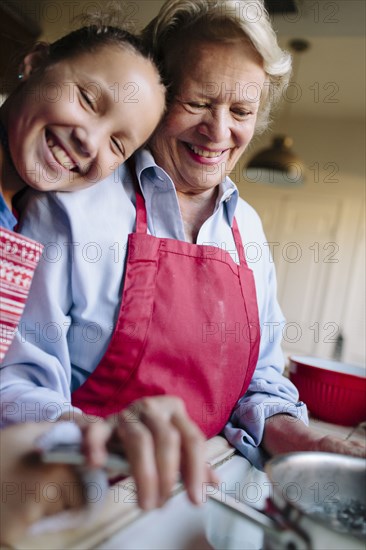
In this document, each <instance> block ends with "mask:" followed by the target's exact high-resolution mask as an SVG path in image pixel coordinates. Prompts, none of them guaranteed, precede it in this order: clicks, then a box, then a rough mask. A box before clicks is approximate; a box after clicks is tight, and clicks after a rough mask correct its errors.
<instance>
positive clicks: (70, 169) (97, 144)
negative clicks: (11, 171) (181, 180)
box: [7, 45, 165, 191]
mask: <svg viewBox="0 0 366 550" xmlns="http://www.w3.org/2000/svg"><path fill="white" fill-rule="evenodd" d="M24 65H25V75H24V76H25V78H24V83H23V84H22V85H21V86H20V88H19V90H18V92H17V93H16V94H15V96H14V99H13V100H12V101H11V102H10V104H9V109H8V117H7V127H8V139H9V147H10V151H11V156H12V161H13V163H14V166H15V168H16V170H17V172H18V173H19V175H20V176H21V178H22V179H23V180H24V182H25V183H27V184H28V185H30V186H31V187H34V188H36V189H39V190H43V191H51V190H61V191H69V190H75V189H78V188H84V187H87V186H90V185H93V184H94V183H96V182H97V181H99V180H100V179H104V178H106V177H107V176H108V175H109V174H110V173H111V172H113V170H115V169H116V167H117V166H118V165H119V164H121V163H122V162H124V161H125V160H126V159H127V158H128V157H129V156H130V155H131V154H132V153H133V152H134V151H135V150H136V149H137V148H138V147H140V146H141V145H142V144H143V143H144V142H145V141H146V140H147V139H148V138H149V136H150V134H151V133H152V132H153V130H154V128H155V126H156V125H157V123H158V122H159V119H160V117H161V114H162V112H163V109H164V101H165V97H164V91H163V88H162V86H161V85H160V83H159V76H158V73H157V71H156V69H155V68H154V66H153V65H152V64H151V62H150V61H149V60H147V59H145V58H144V57H142V56H141V55H139V54H136V53H135V52H134V51H132V50H130V49H129V48H127V47H126V48H124V47H120V46H115V45H113V46H111V45H104V46H100V47H99V48H98V49H96V50H95V51H93V52H92V53H82V54H78V55H74V56H73V57H71V58H70V59H65V60H61V61H59V62H57V63H54V64H52V65H50V66H47V67H46V68H41V67H39V66H38V65H39V55H38V57H37V56H36V55H35V52H33V54H30V55H29V56H27V58H26V60H25V64H24Z"/></svg>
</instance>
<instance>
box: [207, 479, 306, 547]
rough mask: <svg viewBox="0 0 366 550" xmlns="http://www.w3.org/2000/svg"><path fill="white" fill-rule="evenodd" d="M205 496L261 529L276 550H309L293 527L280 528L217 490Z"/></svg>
mask: <svg viewBox="0 0 366 550" xmlns="http://www.w3.org/2000/svg"><path fill="white" fill-rule="evenodd" d="M207 496H209V497H210V498H211V499H212V500H214V501H215V502H217V503H218V504H221V505H222V506H224V507H225V506H226V507H228V508H230V509H231V510H232V511H233V512H235V513H236V514H238V515H239V516H241V517H242V518H243V517H244V518H245V519H247V520H248V521H250V522H251V523H254V524H255V525H257V526H258V527H261V528H262V529H263V531H264V532H265V534H266V535H268V536H269V537H270V538H271V539H272V540H273V541H274V542H276V544H277V545H278V548H281V549H283V550H311V546H310V542H309V541H308V540H307V538H306V536H305V535H304V534H302V533H299V532H298V531H296V530H295V529H294V528H293V527H287V528H283V527H281V526H280V525H279V523H278V522H277V521H275V520H274V519H272V518H271V517H269V516H267V515H266V514H263V513H262V512H260V511H259V510H256V509H255V508H252V507H251V506H249V505H248V504H246V503H245V502H241V501H237V500H235V499H234V498H233V497H232V496H230V495H227V494H225V493H223V492H222V491H220V490H219V489H217V490H216V491H215V493H210V494H209V495H207Z"/></svg>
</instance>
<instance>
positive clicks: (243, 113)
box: [232, 109, 252, 119]
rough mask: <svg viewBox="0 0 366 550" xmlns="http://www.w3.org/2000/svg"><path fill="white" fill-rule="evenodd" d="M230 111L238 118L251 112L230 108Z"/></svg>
mask: <svg viewBox="0 0 366 550" xmlns="http://www.w3.org/2000/svg"><path fill="white" fill-rule="evenodd" d="M232 112H233V113H234V116H236V118H239V119H243V118H247V117H249V116H250V115H251V114H252V112H251V111H245V110H244V109H232Z"/></svg>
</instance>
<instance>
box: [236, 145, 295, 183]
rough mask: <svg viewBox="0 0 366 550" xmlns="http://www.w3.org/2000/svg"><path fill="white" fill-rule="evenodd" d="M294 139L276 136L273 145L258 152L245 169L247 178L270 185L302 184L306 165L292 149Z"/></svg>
mask: <svg viewBox="0 0 366 550" xmlns="http://www.w3.org/2000/svg"><path fill="white" fill-rule="evenodd" d="M291 146H292V139H291V138H290V137H287V136H276V137H275V138H274V139H273V143H272V145H271V147H269V148H268V149H264V150H263V151H260V152H259V153H257V154H256V155H255V156H254V157H253V158H252V160H251V161H250V162H249V163H248V165H247V167H246V169H245V170H244V176H245V178H246V179H247V180H248V181H250V182H254V183H267V184H270V185H290V186H294V185H301V184H303V183H304V165H303V163H302V161H301V160H300V158H299V157H298V156H297V155H295V153H294V152H293V151H292V149H291Z"/></svg>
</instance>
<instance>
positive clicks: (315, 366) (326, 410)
mask: <svg viewBox="0 0 366 550" xmlns="http://www.w3.org/2000/svg"><path fill="white" fill-rule="evenodd" d="M290 380H292V382H293V383H294V384H295V386H296V387H297V389H298V390H299V394H300V399H301V400H302V401H304V402H305V403H306V405H307V406H308V409H309V411H310V413H311V414H312V415H313V416H315V417H316V418H319V419H320V420H324V421H325V422H332V423H333V424H341V425H343V426H356V425H357V424H359V423H360V422H362V421H364V420H366V371H365V369H364V368H363V367H361V366H357V365H351V364H349V363H341V362H338V361H330V360H328V359H317V358H316V357H300V356H293V357H290Z"/></svg>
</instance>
